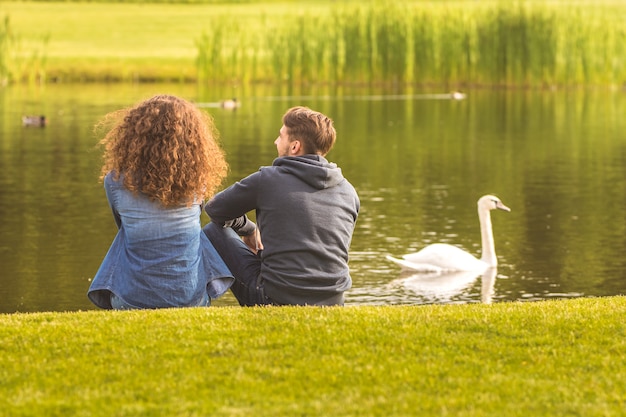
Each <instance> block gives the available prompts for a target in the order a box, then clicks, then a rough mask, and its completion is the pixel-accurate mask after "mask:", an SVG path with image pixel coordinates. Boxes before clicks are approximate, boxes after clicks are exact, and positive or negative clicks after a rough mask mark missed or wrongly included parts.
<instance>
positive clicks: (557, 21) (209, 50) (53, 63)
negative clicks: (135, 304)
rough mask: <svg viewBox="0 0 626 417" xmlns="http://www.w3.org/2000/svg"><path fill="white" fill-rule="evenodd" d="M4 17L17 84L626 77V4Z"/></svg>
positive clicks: (187, 8)
mask: <svg viewBox="0 0 626 417" xmlns="http://www.w3.org/2000/svg"><path fill="white" fill-rule="evenodd" d="M0 13H4V14H6V15H7V16H9V17H10V21H11V27H12V30H13V31H14V33H16V34H18V37H19V42H17V43H18V44H19V46H18V47H17V52H16V53H14V54H13V55H12V56H13V57H14V58H15V59H14V60H13V61H12V62H11V63H10V64H11V65H9V66H8V67H9V70H10V74H12V75H10V78H12V79H14V80H17V81H26V80H28V81H31V82H32V81H37V80H39V81H44V82H84V81H117V82H144V81H180V82H200V83H205V84H206V83H209V84H210V83H220V84H223V83H238V84H241V83H259V82H262V83H274V84H276V83H292V84H302V83H304V84H306V83H337V84H371V83H391V84H396V85H397V84H413V85H415V84H417V85H420V84H421V85H426V84H429V85H432V84H439V85H460V86H477V85H481V86H516V87H543V88H545V87H550V88H554V87H562V86H568V87H572V86H605V87H606V86H609V87H616V86H620V87H621V86H622V85H623V84H624V83H625V82H626V29H625V28H624V27H623V24H622V23H621V22H623V18H624V17H626V6H624V5H623V4H621V3H619V2H615V1H602V2H599V3H598V2H596V3H593V4H592V3H589V2H585V1H576V2H562V1H553V2H543V1H538V0H527V1H519V2H517V1H516V2H513V3H511V2H502V1H498V0H493V1H487V2H471V1H462V0H458V1H447V2H441V3H437V2H429V1H420V0H414V1H405V2H397V3H393V5H386V4H385V3H384V2H378V1H366V2H354V1H345V2H340V3H337V2H332V1H322V2H293V1H286V0H285V1H283V2H276V1H267V2H266V1H263V2H245V3H239V2H232V3H228V2H226V3H220V4H206V3H203V4H195V3H194V4H188V3H185V4H180V3H178V4H176V3H150V4H147V3H130V4H126V3H104V2H93V3H92V2H89V3H82V2H80V3H77V2H28V1H26V2H3V3H0ZM0 32H1V31H0ZM1 38H2V36H0V40H1ZM0 58H1V57H0ZM1 63H2V59H0V64H1ZM1 67H2V65H0V68H1ZM0 75H1V74H0Z"/></svg>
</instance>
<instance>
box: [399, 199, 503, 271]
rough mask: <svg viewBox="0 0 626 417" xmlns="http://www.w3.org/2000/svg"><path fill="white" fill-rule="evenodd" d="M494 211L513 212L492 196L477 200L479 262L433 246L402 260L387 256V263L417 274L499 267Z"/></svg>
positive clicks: (442, 245) (445, 246)
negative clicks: (480, 239)
mask: <svg viewBox="0 0 626 417" xmlns="http://www.w3.org/2000/svg"><path fill="white" fill-rule="evenodd" d="M493 209H499V210H504V211H511V209H510V208H508V207H507V206H505V205H504V204H502V201H500V199H499V198H498V197H495V196H493V195H485V196H482V197H481V198H480V199H479V200H478V219H479V220H480V235H481V238H482V256H481V258H480V259H477V258H475V257H474V256H473V255H471V254H469V253H467V252H465V251H464V250H463V249H460V248H458V247H456V246H452V245H449V244H447V243H434V244H432V245H429V246H426V247H425V248H424V249H422V250H420V251H419V252H415V253H409V254H407V255H403V256H402V259H398V258H394V257H393V256H387V259H389V260H390V261H393V262H395V263H397V264H399V265H402V266H403V267H405V268H408V269H412V270H416V271H434V272H444V271H484V270H485V269H486V268H491V267H495V266H498V259H497V258H496V250H495V247H494V241H493V232H492V227H491V214H490V211H491V210H493Z"/></svg>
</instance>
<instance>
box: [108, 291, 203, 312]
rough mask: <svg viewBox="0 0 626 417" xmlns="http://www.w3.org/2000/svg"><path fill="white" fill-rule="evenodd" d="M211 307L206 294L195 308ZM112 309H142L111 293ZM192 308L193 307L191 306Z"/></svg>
mask: <svg viewBox="0 0 626 417" xmlns="http://www.w3.org/2000/svg"><path fill="white" fill-rule="evenodd" d="M210 305H211V299H210V298H209V295H208V294H204V299H203V300H202V301H200V304H198V305H197V306H195V307H209V306H210ZM111 307H113V310H139V309H141V307H136V306H134V305H132V304H128V303H127V302H126V301H124V300H122V299H121V298H120V297H118V296H117V295H115V294H113V293H111ZM190 307H191V306H190Z"/></svg>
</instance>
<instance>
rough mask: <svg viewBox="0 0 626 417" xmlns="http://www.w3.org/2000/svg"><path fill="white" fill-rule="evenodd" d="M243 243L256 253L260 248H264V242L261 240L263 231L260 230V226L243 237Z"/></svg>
mask: <svg viewBox="0 0 626 417" xmlns="http://www.w3.org/2000/svg"><path fill="white" fill-rule="evenodd" d="M242 240H243V243H245V244H246V246H247V247H248V248H250V250H251V251H252V252H254V253H255V254H256V253H258V252H259V251H260V250H263V243H262V242H261V233H260V232H259V228H258V227H257V228H256V229H255V230H254V233H252V234H251V235H248V236H243V237H242Z"/></svg>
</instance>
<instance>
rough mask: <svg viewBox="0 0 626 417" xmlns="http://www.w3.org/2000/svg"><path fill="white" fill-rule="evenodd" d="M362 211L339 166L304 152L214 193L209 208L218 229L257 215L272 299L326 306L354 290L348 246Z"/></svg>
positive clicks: (264, 277)
mask: <svg viewBox="0 0 626 417" xmlns="http://www.w3.org/2000/svg"><path fill="white" fill-rule="evenodd" d="M359 207H360V202H359V197H358V195H357V193H356V191H355V189H354V187H353V186H352V185H351V184H350V183H349V182H348V180H346V179H345V178H344V177H343V174H342V172H341V168H339V167H337V165H335V164H334V163H329V162H328V161H327V160H326V159H325V158H324V157H322V156H319V155H303V156H296V157H290V156H289V157H287V156H285V157H279V158H276V159H275V160H274V162H273V164H272V166H269V167H262V168H260V169H259V171H257V172H255V173H254V174H251V175H249V176H248V177H246V178H244V179H242V180H241V181H239V182H237V183H235V184H233V185H232V186H230V187H229V188H227V189H226V190H224V191H222V192H220V193H218V194H217V195H215V197H213V198H212V199H211V201H209V203H207V205H206V207H205V210H206V212H207V213H208V215H209V216H210V217H211V220H212V221H213V222H216V223H217V224H220V225H223V224H224V223H225V222H227V221H229V220H231V219H234V218H237V217H240V216H242V215H244V214H245V213H248V212H249V211H252V210H256V219H257V223H258V227H259V230H260V232H261V239H262V241H263V246H264V250H263V251H262V252H261V279H262V281H263V282H264V285H265V293H266V295H267V296H269V297H270V298H271V299H272V300H274V301H275V302H277V303H281V304H325V300H328V302H329V303H336V302H335V301H336V300H337V299H338V298H341V299H343V298H342V297H343V292H344V291H346V290H348V289H349V288H350V287H351V284H352V280H351V278H350V271H349V268H348V249H349V246H350V241H351V239H352V232H353V231H354V226H355V223H356V219H357V216H358V212H359ZM333 300H334V301H333Z"/></svg>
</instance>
